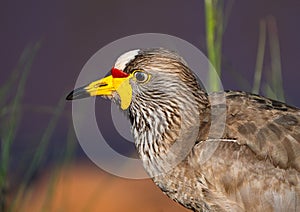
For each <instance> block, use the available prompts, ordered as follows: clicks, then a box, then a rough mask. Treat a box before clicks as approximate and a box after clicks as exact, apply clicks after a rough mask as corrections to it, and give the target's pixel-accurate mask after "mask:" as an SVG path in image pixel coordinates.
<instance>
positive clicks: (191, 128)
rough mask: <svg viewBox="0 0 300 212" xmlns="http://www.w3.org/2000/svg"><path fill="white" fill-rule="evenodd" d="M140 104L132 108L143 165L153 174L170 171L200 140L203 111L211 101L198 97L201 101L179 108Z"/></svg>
mask: <svg viewBox="0 0 300 212" xmlns="http://www.w3.org/2000/svg"><path fill="white" fill-rule="evenodd" d="M205 98H206V97H205ZM202 100H203V99H202ZM166 102H168V101H166ZM140 104H141V103H140ZM140 104H139V105H138V106H137V108H131V110H130V111H131V112H130V117H131V118H130V119H131V121H132V134H133V137H134V140H135V144H136V147H137V150H138V153H139V156H140V158H141V159H142V161H143V165H144V167H145V169H146V171H147V172H148V174H149V175H150V176H152V177H153V176H157V175H159V174H161V173H166V172H168V171H170V170H171V169H173V168H174V167H176V166H177V165H178V164H179V163H180V162H181V161H183V160H184V159H185V158H186V156H187V155H188V154H189V153H190V151H191V149H192V148H193V146H194V145H195V142H196V140H198V139H199V129H201V127H200V125H201V124H202V120H201V114H200V113H201V111H202V110H204V109H205V108H207V102H206V101H200V99H197V104H194V103H192V104H189V103H185V104H184V105H183V107H182V106H178V105H177V106H178V108H176V109H174V105H173V106H172V107H171V106H170V105H161V106H158V105H159V104H156V105H155V107H154V106H153V107H152V105H154V104H152V105H151V104H149V103H148V104H147V103H145V105H140ZM132 107H135V105H133V106H132ZM180 107H181V108H180ZM141 108H146V109H144V110H142V109H141Z"/></svg>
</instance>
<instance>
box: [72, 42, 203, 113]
mask: <svg viewBox="0 0 300 212" xmlns="http://www.w3.org/2000/svg"><path fill="white" fill-rule="evenodd" d="M195 92H199V86H198V83H197V81H196V78H195V76H194V75H193V73H192V72H191V71H190V69H189V68H188V67H187V65H186V63H185V61H184V60H183V59H182V58H181V57H180V56H178V55H177V54H176V53H174V52H171V51H168V50H165V49H161V48H157V49H146V50H140V49H137V50H132V51H129V52H126V53H124V54H123V55H121V56H120V57H119V58H118V59H117V60H116V62H115V64H114V66H113V68H112V69H111V75H109V76H107V77H105V78H102V79H100V80H96V81H94V82H92V83H90V84H88V85H86V86H83V87H81V88H77V89H75V90H74V91H72V92H71V93H70V94H69V95H68V96H67V100H73V99H81V98H85V97H89V96H102V97H108V98H111V99H112V100H113V101H115V102H116V103H117V104H119V105H120V106H121V108H122V109H123V110H126V109H128V108H129V107H130V105H131V104H132V103H134V102H135V100H141V99H142V100H143V101H142V102H144V103H145V104H148V106H151V102H153V101H155V100H157V101H159V102H161V103H162V104H163V103H164V101H169V102H172V100H173V98H174V97H180V96H181V97H182V96H193V97H194V96H198V95H197V94H196V93H195ZM188 93H190V94H191V95H187V94H188ZM185 101H188V100H185ZM140 103H141V102H140Z"/></svg>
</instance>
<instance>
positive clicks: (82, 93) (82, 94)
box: [66, 87, 91, 100]
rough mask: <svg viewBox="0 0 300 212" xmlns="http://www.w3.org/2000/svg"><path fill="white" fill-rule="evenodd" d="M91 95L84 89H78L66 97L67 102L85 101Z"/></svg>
mask: <svg viewBox="0 0 300 212" xmlns="http://www.w3.org/2000/svg"><path fill="white" fill-rule="evenodd" d="M90 96H91V95H90V94H89V93H88V92H87V91H86V90H85V89H84V87H81V88H77V89H75V90H74V91H72V92H71V93H69V95H68V96H67V97H66V100H74V99H83V98H87V97H90Z"/></svg>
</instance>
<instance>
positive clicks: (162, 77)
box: [67, 48, 208, 174]
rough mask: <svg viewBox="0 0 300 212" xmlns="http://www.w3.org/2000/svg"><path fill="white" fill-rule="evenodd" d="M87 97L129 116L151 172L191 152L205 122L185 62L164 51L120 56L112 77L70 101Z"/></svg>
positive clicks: (202, 98)
mask: <svg viewBox="0 0 300 212" xmlns="http://www.w3.org/2000/svg"><path fill="white" fill-rule="evenodd" d="M88 96H103V97H108V98H111V99H112V100H113V101H114V102H116V103H117V104H119V105H120V107H121V109H123V110H127V111H128V115H129V118H130V120H131V123H132V132H133V136H134V140H135V143H136V145H137V148H138V151H139V153H140V155H141V158H142V159H143V161H148V160H150V161H152V163H153V164H152V165H151V166H150V168H149V169H148V170H156V171H154V172H155V173H157V172H158V173H161V171H162V170H164V169H165V167H172V166H173V165H174V164H177V162H180V161H181V160H182V159H183V158H184V157H185V156H186V154H187V153H188V152H189V151H190V150H191V148H192V146H193V145H194V143H195V141H196V138H197V136H198V135H199V126H200V125H201V123H204V122H205V121H204V120H205V117H201V116H200V113H201V110H206V108H207V104H208V99H207V95H206V93H205V92H204V91H203V90H202V89H200V86H199V84H198V82H197V80H196V77H195V76H194V74H193V72H192V71H191V70H190V69H189V68H188V66H187V64H186V63H185V61H184V60H183V59H182V58H181V57H180V56H178V55H177V54H176V53H174V52H171V51H168V50H165V49H160V48H159V49H147V50H132V51H129V52H127V53H125V54H123V55H121V56H120V57H119V58H118V59H117V61H116V62H115V65H114V66H113V68H112V70H111V75H109V76H107V77H105V78H103V79H100V80H97V81H94V82H92V83H90V84H88V85H87V86H84V87H81V88H78V89H75V90H74V91H72V92H71V93H70V94H69V95H68V97H67V99H68V100H73V99H79V98H84V97H88ZM202 134H203V135H204V136H206V133H202ZM177 141H180V142H177ZM174 144H176V145H174ZM151 155H152V156H153V155H154V156H155V157H154V158H151V157H152V156H151ZM163 155H165V156H163ZM162 161H165V162H166V163H168V164H172V165H167V166H166V165H161V164H164V163H162ZM174 161H175V162H174ZM146 163H147V162H146ZM152 174H153V173H152Z"/></svg>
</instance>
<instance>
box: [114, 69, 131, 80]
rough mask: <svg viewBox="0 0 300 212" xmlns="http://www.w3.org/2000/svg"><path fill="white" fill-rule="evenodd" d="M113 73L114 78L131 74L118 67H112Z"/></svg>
mask: <svg viewBox="0 0 300 212" xmlns="http://www.w3.org/2000/svg"><path fill="white" fill-rule="evenodd" d="M111 75H112V77H113V78H125V77H128V76H129V74H127V73H125V72H123V71H121V70H119V69H116V68H112V69H111Z"/></svg>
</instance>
